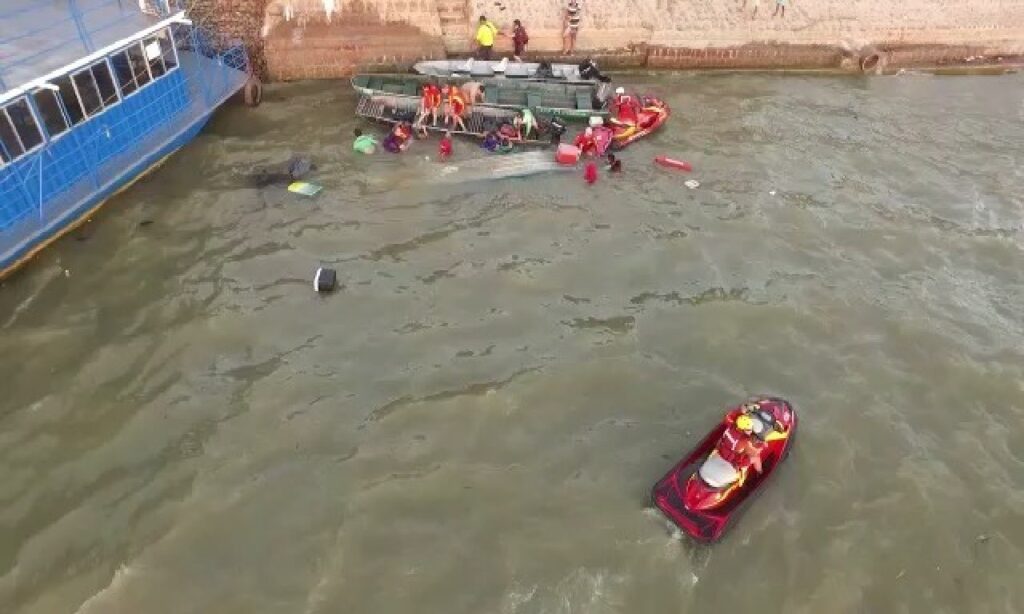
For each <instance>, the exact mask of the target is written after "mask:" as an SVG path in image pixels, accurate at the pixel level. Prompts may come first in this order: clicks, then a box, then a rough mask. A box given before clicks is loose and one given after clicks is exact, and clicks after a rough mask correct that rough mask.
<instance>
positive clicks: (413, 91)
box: [352, 74, 612, 120]
mask: <svg viewBox="0 0 1024 614" xmlns="http://www.w3.org/2000/svg"><path fill="white" fill-rule="evenodd" d="M437 80H438V79H437V77H430V76H426V75H402V74H359V75H356V76H354V77H352V87H353V89H355V90H356V91H357V92H359V93H360V94H363V95H366V96H390V97H393V98H401V97H405V98H411V99H413V100H415V101H417V102H416V104H417V105H418V104H419V102H418V101H419V98H420V92H421V91H422V88H423V85H424V84H425V83H428V82H430V81H435V82H436V81H437ZM472 80H474V79H473V78H470V77H453V78H450V79H445V80H444V83H447V84H453V85H461V84H463V83H466V82H467V81H472ZM476 80H478V81H480V82H481V83H482V84H483V85H484V86H485V88H486V89H485V96H486V98H485V102H481V103H477V104H475V105H473V107H474V108H478V107H479V108H492V109H505V110H513V111H520V110H522V109H525V108H529V109H530V110H531V111H533V113H534V115H537V116H539V117H548V118H552V117H556V118H562V119H574V120H585V119H587V118H589V117H591V116H594V115H598V116H602V117H606V116H607V115H608V110H607V108H606V107H607V102H608V99H609V97H610V96H611V89H612V88H611V86H609V85H608V84H607V83H596V82H592V81H583V82H578V83H548V82H545V81H516V80H510V79H502V80H495V79H485V78H481V79H476Z"/></svg>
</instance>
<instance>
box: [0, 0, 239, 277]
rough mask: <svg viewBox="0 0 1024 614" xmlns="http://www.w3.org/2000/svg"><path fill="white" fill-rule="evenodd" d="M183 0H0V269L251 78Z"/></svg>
mask: <svg viewBox="0 0 1024 614" xmlns="http://www.w3.org/2000/svg"><path fill="white" fill-rule="evenodd" d="M183 5H184V0H2V1H0V277H3V276H4V275H6V274H7V273H9V272H11V271H12V270H14V269H15V268H16V267H18V266H19V265H20V264H22V263H24V262H25V261H27V260H28V259H29V258H31V257H32V256H33V255H34V254H35V253H37V252H38V251H39V250H41V249H42V248H43V247H45V246H46V245H47V244H48V243H50V242H51V241H53V240H55V239H56V238H58V237H59V236H61V235H62V234H64V233H65V232H67V231H68V230H70V229H72V228H74V227H75V226H76V225H77V224H78V223H80V222H81V221H83V220H85V219H86V218H87V217H88V216H89V215H91V214H92V212H93V211H94V210H96V209H98V208H99V207H100V206H101V205H102V204H103V202H104V201H105V200H106V199H108V198H109V197H110V196H111V195H113V194H114V193H116V192H117V191H119V190H121V189H123V188H125V187H127V186H128V185H129V184H131V183H132V182H133V181H134V180H135V179H138V178H139V177H140V176H141V175H143V174H145V173H146V171H148V170H149V169H151V168H153V167H154V166H156V165H157V164H159V163H160V162H161V161H162V160H163V159H165V158H166V157H167V156H169V155H170V154H172V153H174V152H175V151H176V150H177V149H179V148H180V147H181V146H182V145H184V144H186V143H188V142H189V141H190V140H191V139H192V138H193V137H195V135H196V134H197V133H198V132H199V130H201V129H202V127H203V126H204V125H205V124H206V122H207V121H208V120H209V118H210V116H211V114H212V113H213V112H214V110H216V109H217V107H218V106H220V105H221V104H222V103H224V102H225V101H226V100H227V99H228V98H230V97H231V96H232V95H234V94H235V93H236V92H238V91H239V90H240V89H241V88H243V87H244V86H245V85H246V82H247V81H248V80H249V77H250V70H249V61H248V56H247V54H246V53H245V49H244V48H243V46H242V45H241V44H228V45H214V44H213V43H212V39H211V37H210V36H208V35H207V34H206V33H205V32H204V31H202V30H201V29H200V28H199V27H197V26H194V25H193V24H192V23H191V21H189V19H188V18H187V16H186V14H185V12H184V10H182V9H183Z"/></svg>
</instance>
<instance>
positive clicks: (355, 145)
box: [352, 128, 378, 155]
mask: <svg viewBox="0 0 1024 614" xmlns="http://www.w3.org/2000/svg"><path fill="white" fill-rule="evenodd" d="M352 134H354V135H355V137H356V140H354V141H352V149H353V150H355V151H358V152H359V153H361V154H368V155H369V154H372V153H374V152H376V151H377V145H378V143H377V139H375V138H373V137H372V136H370V135H368V134H363V131H362V130H360V129H359V128H356V129H355V130H353V131H352Z"/></svg>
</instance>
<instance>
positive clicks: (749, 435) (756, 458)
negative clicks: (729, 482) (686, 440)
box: [719, 413, 765, 473]
mask: <svg viewBox="0 0 1024 614" xmlns="http://www.w3.org/2000/svg"><path fill="white" fill-rule="evenodd" d="M722 439H723V440H724V441H725V443H726V446H723V447H724V449H723V447H719V453H720V454H721V455H722V458H724V459H725V460H726V461H728V462H729V464H731V465H732V466H733V467H736V468H737V469H742V468H744V467H746V466H748V465H749V466H751V467H753V468H754V471H757V472H758V473H761V470H762V467H761V449H762V448H763V447H764V445H765V444H764V442H762V441H761V440H760V438H758V436H757V435H755V434H754V419H753V418H751V417H750V416H749V415H747V414H746V413H742V414H740V415H739V416H737V417H736V420H735V421H734V422H733V423H732V424H730V425H729V426H728V427H727V428H726V429H725V433H723V434H722Z"/></svg>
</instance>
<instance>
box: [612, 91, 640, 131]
mask: <svg viewBox="0 0 1024 614" xmlns="http://www.w3.org/2000/svg"><path fill="white" fill-rule="evenodd" d="M615 107H616V109H617V110H618V114H619V119H620V120H621V121H624V122H629V123H634V124H635V123H636V107H637V103H636V100H634V99H633V97H632V96H630V95H629V94H618V95H617V96H615Z"/></svg>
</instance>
